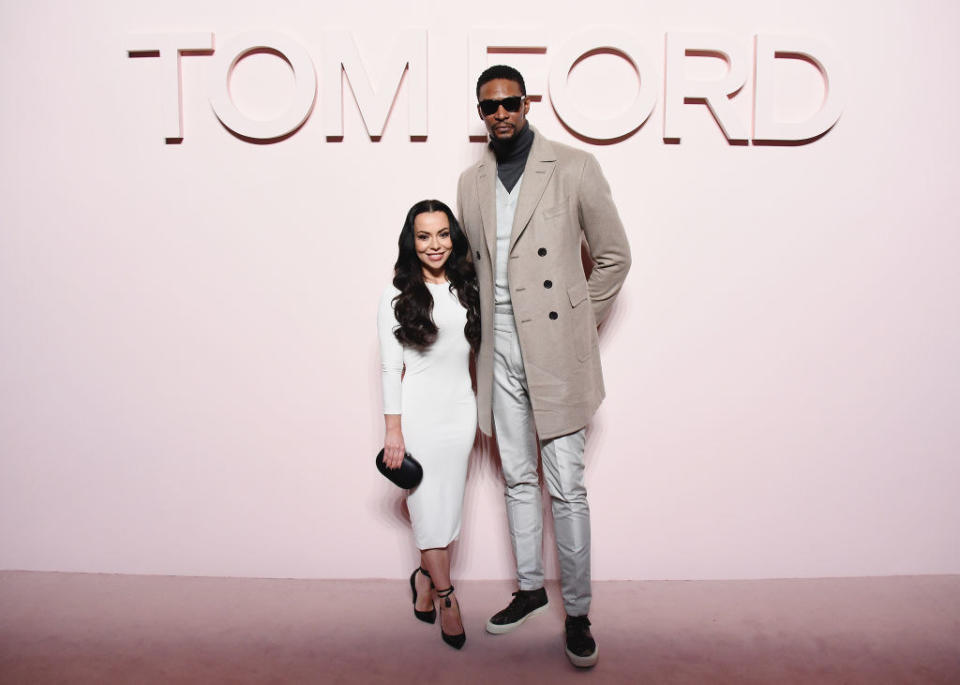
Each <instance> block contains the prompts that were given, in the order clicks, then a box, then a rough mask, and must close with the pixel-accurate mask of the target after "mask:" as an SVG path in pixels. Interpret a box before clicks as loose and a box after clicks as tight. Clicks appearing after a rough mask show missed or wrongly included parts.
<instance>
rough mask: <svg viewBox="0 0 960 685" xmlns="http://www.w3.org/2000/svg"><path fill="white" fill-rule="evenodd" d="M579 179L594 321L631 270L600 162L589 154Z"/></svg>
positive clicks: (604, 312) (607, 307) (604, 311)
mask: <svg viewBox="0 0 960 685" xmlns="http://www.w3.org/2000/svg"><path fill="white" fill-rule="evenodd" d="M582 174H583V175H582V178H581V181H580V198H579V200H580V202H579V205H580V206H579V213H580V226H581V227H582V228H583V233H584V236H586V239H587V245H588V247H589V250H590V258H591V259H592V260H593V263H594V266H593V271H592V272H591V273H590V278H589V280H588V281H587V292H588V293H589V294H590V303H591V304H592V305H593V313H594V316H595V318H596V320H597V324H598V325H599V324H600V323H602V322H603V320H604V319H605V318H606V316H607V314H609V312H610V306H611V305H612V304H613V300H614V298H615V297H616V296H617V293H619V292H620V288H621V287H622V286H623V281H624V279H625V278H626V277H627V272H628V271H629V270H630V245H629V244H628V243H627V234H626V232H625V231H624V228H623V222H622V221H620V215H619V213H618V212H617V208H616V206H615V205H614V204H613V195H612V194H611V192H610V186H609V184H608V183H607V179H605V178H604V177H603V172H602V171H601V170H600V164H599V163H598V162H597V160H596V159H595V158H594V156H593V155H588V156H587V159H586V162H585V163H584V166H583V171H582Z"/></svg>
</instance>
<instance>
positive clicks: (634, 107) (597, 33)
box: [550, 29, 657, 140]
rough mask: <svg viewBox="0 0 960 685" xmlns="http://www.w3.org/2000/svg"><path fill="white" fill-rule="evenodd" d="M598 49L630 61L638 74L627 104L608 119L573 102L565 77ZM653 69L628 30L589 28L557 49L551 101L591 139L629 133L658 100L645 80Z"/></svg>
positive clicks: (560, 114) (570, 123)
mask: <svg viewBox="0 0 960 685" xmlns="http://www.w3.org/2000/svg"><path fill="white" fill-rule="evenodd" d="M597 50H608V51H610V52H612V53H614V54H616V55H617V56H618V57H622V58H623V59H625V60H626V61H627V62H629V63H630V64H631V65H632V66H633V68H634V69H636V70H637V74H639V76H640V89H639V91H638V92H637V96H636V98H635V99H634V101H633V103H632V104H631V105H630V107H629V108H627V110H626V111H625V112H623V113H622V114H618V115H617V116H615V117H611V118H609V119H595V118H593V117H588V116H586V115H584V114H583V112H581V111H580V110H579V109H577V107H576V105H575V104H574V103H573V102H572V98H571V97H570V92H569V88H568V78H569V76H570V72H571V71H572V70H573V67H574V65H576V63H577V62H578V61H580V59H581V58H583V57H584V56H588V55H590V53H593V52H596V51H597ZM653 73H655V70H654V67H653V64H652V62H650V60H649V59H648V58H647V56H646V54H645V53H644V51H643V49H642V47H641V46H640V45H639V44H638V43H637V42H636V41H635V40H634V39H633V37H631V36H630V35H628V34H625V33H622V32H620V31H614V30H610V29H589V30H587V31H583V32H582V33H578V34H576V35H575V36H573V37H572V38H571V39H570V40H569V41H567V42H566V43H564V45H563V46H562V47H561V48H560V49H559V50H558V52H557V54H556V56H555V58H554V59H553V62H552V64H551V67H550V102H551V103H552V104H553V109H554V111H556V113H557V116H558V117H560V119H561V120H562V121H563V123H565V124H566V125H567V126H569V127H570V128H571V129H573V130H574V131H575V132H576V133H579V134H580V135H582V136H584V137H586V138H592V139H594V140H615V139H617V138H622V137H623V136H626V135H629V134H631V133H633V132H634V131H636V130H637V129H638V128H640V127H641V126H643V124H644V122H646V120H647V119H649V118H650V114H651V113H652V112H653V107H654V105H655V104H656V102H657V94H656V89H655V88H653V86H652V84H650V83H649V82H648V79H649V78H650V77H651V75H652V74H653Z"/></svg>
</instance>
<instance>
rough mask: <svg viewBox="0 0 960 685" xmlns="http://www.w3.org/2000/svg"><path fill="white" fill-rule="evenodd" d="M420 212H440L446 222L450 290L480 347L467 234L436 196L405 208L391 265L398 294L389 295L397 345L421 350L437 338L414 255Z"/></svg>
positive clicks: (472, 341)
mask: <svg viewBox="0 0 960 685" xmlns="http://www.w3.org/2000/svg"><path fill="white" fill-rule="evenodd" d="M424 212H443V213H444V214H446V215H447V220H448V221H449V222H450V239H451V241H452V242H453V249H452V250H451V251H450V257H448V258H447V263H446V264H445V269H446V276H447V280H448V281H450V292H454V293H456V295H457V299H458V300H460V304H462V305H463V306H464V308H466V310H467V325H466V326H464V327H463V334H464V335H465V336H466V338H467V341H468V342H469V343H470V347H471V348H472V349H473V351H474V352H476V351H477V349H478V348H479V347H480V289H479V287H478V286H477V274H476V272H475V271H474V269H473V263H472V262H471V261H470V259H469V254H470V246H469V245H468V244H467V237H466V236H465V235H464V234H463V231H462V230H461V229H460V224H459V223H457V219H456V218H455V217H454V216H453V212H451V211H450V208H449V207H447V206H446V205H445V204H444V203H442V202H440V201H439V200H421V201H420V202H418V203H417V204H415V205H414V206H413V207H411V208H410V211H409V212H407V218H406V220H405V221H404V222H403V228H402V229H401V230H400V239H399V240H398V241H397V245H398V247H399V248H400V249H399V254H398V255H397V263H396V264H394V266H393V274H394V275H393V285H394V287H396V288H397V290H399V291H400V294H399V295H397V296H396V297H395V298H393V311H394V313H395V315H396V317H397V323H399V324H400V327H399V328H397V329H396V330H395V331H394V335H396V336H397V340H399V341H400V344H401V345H407V346H409V347H413V348H416V349H419V350H424V349H426V348H428V347H430V345H432V344H433V342H434V341H435V340H436V339H437V324H435V323H434V322H433V316H432V313H433V297H432V296H431V295H430V291H429V290H428V289H427V286H426V285H425V284H424V282H423V265H422V262H421V261H420V258H419V257H417V246H416V234H415V231H414V227H413V222H414V220H415V219H416V218H417V215H419V214H423V213H424Z"/></svg>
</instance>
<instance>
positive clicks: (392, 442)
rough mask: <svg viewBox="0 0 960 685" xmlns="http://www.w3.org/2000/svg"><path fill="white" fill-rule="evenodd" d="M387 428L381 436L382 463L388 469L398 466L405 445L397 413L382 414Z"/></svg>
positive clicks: (401, 459) (401, 460)
mask: <svg viewBox="0 0 960 685" xmlns="http://www.w3.org/2000/svg"><path fill="white" fill-rule="evenodd" d="M384 420H385V421H386V424H387V428H386V434H385V436H384V438H383V464H384V466H386V467H387V468H388V469H397V468H400V464H401V463H403V455H404V454H405V453H406V446H405V445H404V442H403V432H402V431H401V430H400V415H399V414H384Z"/></svg>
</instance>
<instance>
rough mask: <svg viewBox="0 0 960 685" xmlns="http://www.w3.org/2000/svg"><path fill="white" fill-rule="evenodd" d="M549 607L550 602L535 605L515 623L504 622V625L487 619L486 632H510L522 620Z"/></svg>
mask: <svg viewBox="0 0 960 685" xmlns="http://www.w3.org/2000/svg"><path fill="white" fill-rule="evenodd" d="M549 608H550V602H547V603H546V604H544V605H543V606H542V607H537V608H536V609H534V610H533V611H531V612H530V613H529V614H527V615H526V616H524V617H523V618H521V619H520V620H519V621H517V622H516V623H505V624H504V625H498V624H496V623H491V622H490V621H487V632H488V633H492V634H494V635H504V634H506V633H512V632H513V631H514V630H516V629H517V628H519V627H520V626H521V625H522V624H523V622H524V621H526V620H527V619H528V618H532V617H533V616H536V615H537V614H542V613H543V612H544V611H546V610H547V609H549Z"/></svg>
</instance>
